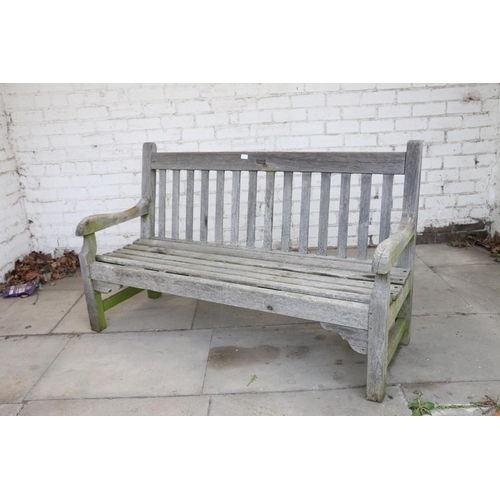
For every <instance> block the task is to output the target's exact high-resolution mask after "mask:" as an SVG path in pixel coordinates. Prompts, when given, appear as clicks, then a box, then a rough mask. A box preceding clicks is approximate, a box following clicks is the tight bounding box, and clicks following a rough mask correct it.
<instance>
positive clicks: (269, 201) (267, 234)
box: [263, 172, 275, 250]
mask: <svg viewBox="0 0 500 500" xmlns="http://www.w3.org/2000/svg"><path fill="white" fill-rule="evenodd" d="M274 176H275V174H274V172H266V192H265V195H264V242H263V248H264V249H265V250H271V249H272V247H273V217H274Z"/></svg>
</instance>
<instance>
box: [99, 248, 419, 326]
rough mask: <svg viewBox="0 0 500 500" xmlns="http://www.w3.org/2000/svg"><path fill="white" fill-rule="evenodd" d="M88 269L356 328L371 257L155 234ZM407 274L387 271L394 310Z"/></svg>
mask: <svg viewBox="0 0 500 500" xmlns="http://www.w3.org/2000/svg"><path fill="white" fill-rule="evenodd" d="M165 274H167V275H169V279H165ZM90 275H91V278H92V279H93V280H96V281H97V282H105V283H108V284H120V285H125V286H133V287H140V288H142V289H146V290H152V291H156V292H162V293H170V294H174V295H181V296H184V297H191V298H195V299H200V300H209V301H210V300H212V301H213V302H218V303H223V304H226V305H232V306H237V307H243V308H247V309H256V310H259V311H264V312H272V313H276V314H283V315H292V316H295V317H298V318H303V319H306V320H313V321H319V322H322V323H327V324H330V325H336V326H337V327H342V326H344V327H350V328H353V325H356V326H355V328H356V329H358V330H364V331H367V330H368V312H369V304H370V297H371V294H372V291H373V286H374V281H375V274H373V273H372V271H371V261H366V262H361V261H359V260H355V259H339V258H335V257H330V256H325V257H324V256H318V255H299V254H298V253H294V252H289V253H286V254H279V253H277V252H272V251H266V250H257V249H252V250H249V249H242V248H234V247H230V246H217V245H214V244H209V243H199V242H181V241H178V240H168V239H163V238H162V239H155V238H152V239H139V240H137V241H135V242H134V243H133V244H131V245H127V246H125V247H123V248H120V249H118V250H115V251H113V252H110V253H106V254H102V255H97V256H96V261H95V262H94V263H93V264H92V265H91V266H90ZM410 275H411V272H410V270H409V269H403V268H393V270H392V272H391V278H390V279H391V305H393V307H394V310H396V309H398V306H400V303H401V301H402V300H404V298H405V297H406V295H407V293H408V290H409V285H410V283H409V277H410ZM138 280H140V283H139V281H138ZM398 310H399V309H398ZM332 328H333V326H332ZM333 329H335V328H333ZM337 329H340V330H342V328H337Z"/></svg>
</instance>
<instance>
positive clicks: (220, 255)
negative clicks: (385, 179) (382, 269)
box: [125, 239, 408, 283]
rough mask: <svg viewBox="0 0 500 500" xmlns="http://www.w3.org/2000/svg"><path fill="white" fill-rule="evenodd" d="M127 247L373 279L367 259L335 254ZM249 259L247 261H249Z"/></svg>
mask: <svg viewBox="0 0 500 500" xmlns="http://www.w3.org/2000/svg"><path fill="white" fill-rule="evenodd" d="M128 247H139V249H145V248H158V249H162V250H163V251H165V252H166V255H169V254H172V255H188V253H189V254H190V256H193V257H195V258H199V259H206V256H207V255H210V258H212V259H214V260H219V259H220V260H221V261H222V262H226V261H227V262H230V261H231V260H230V259H236V260H232V262H239V261H241V259H245V260H246V261H248V263H251V264H252V265H255V266H257V267H271V268H273V269H288V270H291V271H299V272H304V273H312V274H324V275H327V276H329V275H331V276H348V277H353V278H354V279H356V278H357V279H370V280H373V279H374V276H375V275H374V274H373V273H372V272H371V264H370V263H369V262H359V261H356V260H353V259H337V258H335V257H320V256H317V255H311V254H308V255H307V256H303V257H301V258H300V259H298V258H297V255H298V254H297V253H290V254H283V253H276V252H269V251H264V250H248V249H243V248H233V247H227V246H215V245H211V244H210V243H203V244H202V243H197V242H193V243H184V242H179V241H169V240H142V239H139V240H137V241H135V242H134V243H133V244H132V245H128V246H127V247H125V248H128ZM250 261H251V262H250ZM407 275H408V270H407V269H401V268H398V269H393V270H392V272H391V280H392V282H393V283H398V282H404V280H405V279H406V276H407Z"/></svg>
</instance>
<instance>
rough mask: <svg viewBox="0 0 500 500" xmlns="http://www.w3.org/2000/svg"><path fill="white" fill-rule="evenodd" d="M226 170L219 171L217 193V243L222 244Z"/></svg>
mask: <svg viewBox="0 0 500 500" xmlns="http://www.w3.org/2000/svg"><path fill="white" fill-rule="evenodd" d="M224 174H225V171H224V170H218V171H217V185H216V193H215V243H216V245H222V226H223V219H224Z"/></svg>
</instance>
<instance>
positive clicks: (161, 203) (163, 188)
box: [158, 170, 167, 238]
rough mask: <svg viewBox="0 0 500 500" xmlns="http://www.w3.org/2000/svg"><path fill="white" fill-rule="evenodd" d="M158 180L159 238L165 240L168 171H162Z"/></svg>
mask: <svg viewBox="0 0 500 500" xmlns="http://www.w3.org/2000/svg"><path fill="white" fill-rule="evenodd" d="M159 176H160V177H159V179H158V184H159V186H158V189H159V193H158V237H160V238H165V212H166V208H167V207H166V195H167V171H166V170H160V172H159Z"/></svg>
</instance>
